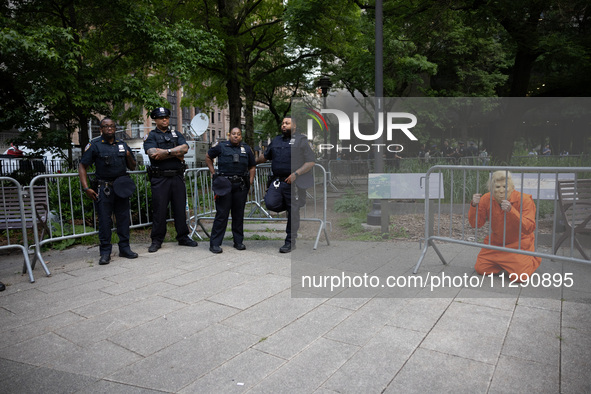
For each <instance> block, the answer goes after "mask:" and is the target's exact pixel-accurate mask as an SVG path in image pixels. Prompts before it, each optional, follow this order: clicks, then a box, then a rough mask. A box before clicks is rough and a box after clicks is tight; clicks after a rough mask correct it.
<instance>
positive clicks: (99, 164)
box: [80, 136, 133, 181]
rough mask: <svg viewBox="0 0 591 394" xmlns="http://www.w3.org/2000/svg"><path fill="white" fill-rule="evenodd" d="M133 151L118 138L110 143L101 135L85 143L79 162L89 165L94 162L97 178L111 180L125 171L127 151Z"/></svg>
mask: <svg viewBox="0 0 591 394" xmlns="http://www.w3.org/2000/svg"><path fill="white" fill-rule="evenodd" d="M128 151H129V152H130V153H131V155H132V157H133V153H132V152H131V149H130V148H129V146H128V145H127V144H126V143H125V142H123V141H121V140H118V139H116V138H115V139H114V142H113V143H112V144H110V143H109V142H107V141H105V140H104V139H103V137H102V136H101V137H97V138H94V139H93V140H92V141H90V142H89V143H88V145H86V148H85V149H84V154H83V155H82V159H81V160H80V163H82V164H84V165H87V166H89V165H91V164H92V163H95V167H96V171H95V173H96V176H97V177H98V179H101V180H107V181H111V180H114V179H115V178H117V177H120V176H123V175H125V174H126V173H127V158H126V157H127V152H128Z"/></svg>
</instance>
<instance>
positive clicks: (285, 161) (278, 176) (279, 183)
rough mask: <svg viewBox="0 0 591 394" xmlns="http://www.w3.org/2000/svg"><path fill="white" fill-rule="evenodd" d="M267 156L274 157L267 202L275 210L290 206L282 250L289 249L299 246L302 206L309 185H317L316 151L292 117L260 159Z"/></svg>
mask: <svg viewBox="0 0 591 394" xmlns="http://www.w3.org/2000/svg"><path fill="white" fill-rule="evenodd" d="M267 160H271V170H272V172H273V175H272V177H271V178H272V179H270V186H269V189H268V190H267V194H266V195H265V205H266V206H267V208H268V209H270V210H271V211H275V212H281V211H284V210H287V227H286V232H287V237H286V238H285V244H284V245H283V246H282V247H281V248H279V252H280V253H289V252H291V251H292V250H293V249H295V246H296V239H297V237H298V230H299V228H300V208H301V207H303V206H304V205H306V189H307V188H309V187H312V186H313V185H314V176H313V174H312V173H311V172H310V170H311V169H312V168H313V167H314V152H313V151H312V148H310V144H309V143H308V138H306V136H304V135H303V134H300V133H298V132H296V124H295V122H294V120H293V119H292V118H290V117H286V118H284V119H283V122H282V124H281V135H278V136H277V137H275V138H274V139H273V140H272V141H271V143H270V144H269V147H268V148H267V150H266V151H265V154H264V155H261V156H259V158H258V159H257V163H259V164H260V163H265V162H266V161H267Z"/></svg>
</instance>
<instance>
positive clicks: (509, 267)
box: [468, 171, 542, 282]
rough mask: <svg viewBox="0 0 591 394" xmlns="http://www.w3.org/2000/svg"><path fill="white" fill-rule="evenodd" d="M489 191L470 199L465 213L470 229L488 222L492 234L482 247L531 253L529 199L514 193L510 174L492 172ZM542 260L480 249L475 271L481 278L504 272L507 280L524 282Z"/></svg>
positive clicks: (532, 219)
mask: <svg viewBox="0 0 591 394" xmlns="http://www.w3.org/2000/svg"><path fill="white" fill-rule="evenodd" d="M488 189H489V192H488V193H486V194H484V195H481V194H479V193H476V194H474V195H473V196H472V201H471V202H470V210H469V211H468V221H469V223H470V226H472V227H473V228H474V227H478V228H480V227H482V226H484V225H485V223H486V222H487V221H490V222H491V224H490V226H491V234H490V235H489V236H487V237H486V238H485V239H484V241H483V242H484V243H485V244H488V245H494V246H505V247H507V248H512V249H518V248H520V249H521V250H526V251H529V252H534V251H535V240H536V235H535V232H534V231H535V229H536V205H535V203H534V200H533V198H532V196H531V195H529V194H522V193H520V192H518V191H517V190H515V186H514V184H513V179H512V176H511V173H510V172H509V171H495V172H493V174H492V176H491V179H490V180H489V183H488ZM477 220H478V221H477ZM541 261H542V259H541V258H539V257H534V256H528V255H524V254H517V253H510V252H505V251H498V250H492V249H486V248H482V250H481V251H480V253H479V254H478V257H477V258H476V265H475V266H474V269H475V270H476V272H478V273H479V274H480V275H488V274H498V273H500V272H501V271H502V270H504V271H506V272H507V273H508V274H509V280H511V281H514V280H515V281H518V282H523V281H525V280H526V277H529V276H530V275H531V274H533V273H534V271H535V270H536V269H537V268H538V267H539V266H540V263H541Z"/></svg>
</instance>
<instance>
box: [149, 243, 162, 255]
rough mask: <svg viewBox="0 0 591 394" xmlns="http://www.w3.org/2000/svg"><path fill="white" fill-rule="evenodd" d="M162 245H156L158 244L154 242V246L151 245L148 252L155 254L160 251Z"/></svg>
mask: <svg viewBox="0 0 591 394" xmlns="http://www.w3.org/2000/svg"><path fill="white" fill-rule="evenodd" d="M160 246H161V245H160V244H158V243H156V242H152V245H150V247H149V248H148V252H150V253H154V252H157V251H158V249H160Z"/></svg>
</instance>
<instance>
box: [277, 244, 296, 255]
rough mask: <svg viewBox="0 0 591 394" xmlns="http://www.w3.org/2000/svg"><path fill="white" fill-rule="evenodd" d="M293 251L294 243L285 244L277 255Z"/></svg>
mask: <svg viewBox="0 0 591 394" xmlns="http://www.w3.org/2000/svg"><path fill="white" fill-rule="evenodd" d="M294 249H295V243H291V242H286V243H285V245H283V246H282V247H280V248H279V253H289V252H291V251H292V250H294Z"/></svg>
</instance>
